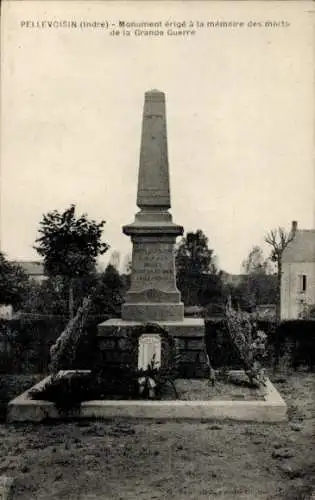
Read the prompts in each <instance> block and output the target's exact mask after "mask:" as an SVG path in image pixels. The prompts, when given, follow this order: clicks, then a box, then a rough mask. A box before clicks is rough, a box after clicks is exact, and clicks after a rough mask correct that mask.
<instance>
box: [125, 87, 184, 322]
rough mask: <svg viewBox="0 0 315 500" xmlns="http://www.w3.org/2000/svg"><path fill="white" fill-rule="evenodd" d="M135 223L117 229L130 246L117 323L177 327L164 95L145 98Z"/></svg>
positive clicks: (176, 231)
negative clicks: (157, 323)
mask: <svg viewBox="0 0 315 500" xmlns="http://www.w3.org/2000/svg"><path fill="white" fill-rule="evenodd" d="M137 205H138V207H139V208H140V211H139V212H138V213H137V214H136V216H135V221H134V222H133V223H132V224H130V225H127V226H124V227H123V232H124V233H125V234H126V235H128V236H130V237H131V241H132V244H133V252H132V272H131V286H130V290H129V291H128V293H127V296H126V301H125V303H124V304H123V306H122V319H124V320H133V321H158V320H160V321H163V320H171V321H172V320H176V321H180V320H182V319H183V317H184V306H183V304H182V302H181V301H180V293H179V291H178V290H177V287H176V273H175V253H174V245H175V241H176V237H177V236H179V235H181V234H183V227H182V226H178V225H176V224H174V223H173V222H172V216H171V214H170V213H169V211H168V210H169V208H170V207H171V201H170V182H169V165H168V149H167V132H166V110H165V95H164V93H163V92H159V91H155V90H154V91H151V92H146V94H145V101H144V110H143V120H142V137H141V150H140V165H139V175H138V195H137Z"/></svg>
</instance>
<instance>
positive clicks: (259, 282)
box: [231, 245, 276, 311]
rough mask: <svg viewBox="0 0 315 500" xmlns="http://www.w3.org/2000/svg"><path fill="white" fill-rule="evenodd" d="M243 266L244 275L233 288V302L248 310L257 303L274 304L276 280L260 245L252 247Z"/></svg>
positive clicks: (253, 307)
mask: <svg viewBox="0 0 315 500" xmlns="http://www.w3.org/2000/svg"><path fill="white" fill-rule="evenodd" d="M242 267H243V270H244V275H243V276H242V279H241V281H240V283H239V284H238V285H237V286H235V287H234V288H232V290H231V296H232V299H233V302H234V303H236V304H237V305H239V306H240V307H241V309H244V310H246V311H252V310H253V309H255V308H256V306H257V305H266V304H274V303H275V302H276V280H275V277H274V275H272V274H271V273H272V266H271V265H270V262H269V261H268V259H265V258H264V254H263V251H262V249H261V248H260V247H259V246H257V245H256V246H253V247H252V249H251V250H250V252H249V254H248V257H247V258H246V259H245V261H244V262H243V266H242Z"/></svg>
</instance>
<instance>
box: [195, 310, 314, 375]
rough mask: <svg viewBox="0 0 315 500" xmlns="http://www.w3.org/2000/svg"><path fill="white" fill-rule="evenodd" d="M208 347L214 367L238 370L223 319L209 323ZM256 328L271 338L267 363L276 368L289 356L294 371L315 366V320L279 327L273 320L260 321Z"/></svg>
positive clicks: (239, 363)
mask: <svg viewBox="0 0 315 500" xmlns="http://www.w3.org/2000/svg"><path fill="white" fill-rule="evenodd" d="M205 327H206V345H207V351H208V355H209V359H210V362H211V364H212V366H213V367H214V368H220V367H222V366H229V367H231V368H239V367H241V365H242V363H241V360H240V359H239V356H238V353H237V352H236V350H235V348H234V347H233V345H231V342H230V338H229V335H228V332H227V327H226V324H225V321H224V319H220V320H214V319H212V320H206V321H205ZM257 327H258V329H260V330H263V331H264V332H265V333H266V334H267V337H268V340H267V357H266V364H267V365H269V366H271V365H272V364H275V365H277V364H278V363H279V361H280V359H281V358H282V357H283V356H284V355H285V354H286V355H287V356H288V358H289V362H290V363H291V365H292V367H293V368H297V367H298V366H299V365H305V366H308V367H309V368H314V366H315V321H314V320H290V321H283V322H281V323H280V325H278V327H276V323H275V321H274V320H258V321H257Z"/></svg>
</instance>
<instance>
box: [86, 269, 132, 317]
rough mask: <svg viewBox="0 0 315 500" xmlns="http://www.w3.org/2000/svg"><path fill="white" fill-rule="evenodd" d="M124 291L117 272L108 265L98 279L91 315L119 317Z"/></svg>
mask: <svg viewBox="0 0 315 500" xmlns="http://www.w3.org/2000/svg"><path fill="white" fill-rule="evenodd" d="M124 289H125V287H124V282H123V279H122V277H121V276H120V274H119V272H118V271H117V269H116V268H115V267H114V266H113V265H112V264H108V266H107V267H106V269H105V271H104V273H103V274H102V275H101V276H99V277H98V285H97V290H96V292H95V294H94V297H93V303H92V313H91V314H95V315H109V316H119V315H120V310H121V304H122V301H123V295H124Z"/></svg>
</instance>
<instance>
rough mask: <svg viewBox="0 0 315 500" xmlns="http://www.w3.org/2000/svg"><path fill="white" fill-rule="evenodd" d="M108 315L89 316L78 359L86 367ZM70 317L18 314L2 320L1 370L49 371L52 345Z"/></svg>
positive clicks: (91, 357) (0, 340) (2, 371)
mask: <svg viewBox="0 0 315 500" xmlns="http://www.w3.org/2000/svg"><path fill="white" fill-rule="evenodd" d="M106 319H107V316H102V317H101V318H99V317H97V318H93V317H92V318H90V319H88V321H87V324H86V325H85V335H84V337H83V338H82V342H81V343H80V345H79V349H78V358H77V363H78V365H79V367H80V368H85V367H86V366H87V365H90V364H91V363H93V360H94V357H95V355H96V352H97V349H96V331H97V328H96V327H97V325H98V324H99V323H100V322H102V321H105V320H106ZM66 324H67V319H59V318H52V317H49V318H40V319H28V318H27V319H26V318H17V319H12V320H6V319H1V320H0V346H1V349H0V373H46V372H47V371H48V365H49V361H50V347H51V346H52V345H53V344H54V342H55V341H56V340H57V338H58V337H59V335H60V334H61V333H62V331H63V330H64V328H65V326H66Z"/></svg>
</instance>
